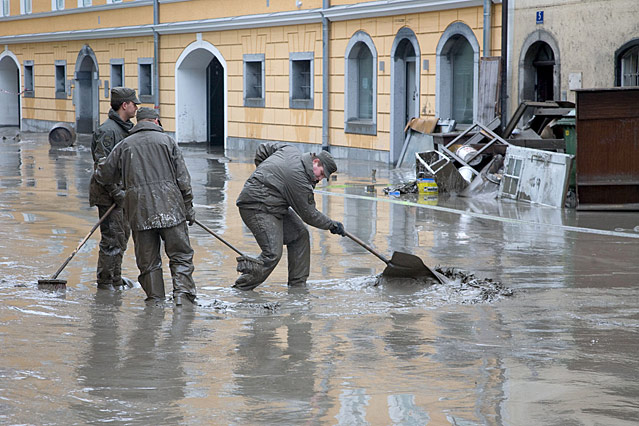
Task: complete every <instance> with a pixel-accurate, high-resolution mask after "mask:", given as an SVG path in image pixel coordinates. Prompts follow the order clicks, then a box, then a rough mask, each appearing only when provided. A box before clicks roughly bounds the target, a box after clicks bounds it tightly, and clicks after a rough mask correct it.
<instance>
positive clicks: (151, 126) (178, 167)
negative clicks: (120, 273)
mask: <svg viewBox="0 0 639 426" xmlns="http://www.w3.org/2000/svg"><path fill="white" fill-rule="evenodd" d="M130 133H131V134H130V136H129V137H127V138H126V139H124V140H123V141H122V142H120V143H119V144H118V145H117V146H116V147H115V148H114V149H113V151H111V154H109V156H108V157H107V158H106V160H105V161H104V162H101V163H100V165H99V166H98V169H97V170H96V172H95V177H96V180H97V181H98V182H99V183H100V184H102V185H112V184H113V183H115V182H119V181H120V180H122V189H121V194H120V195H119V197H121V198H122V199H123V200H124V202H123V205H124V212H125V214H126V217H127V219H128V221H129V224H130V225H131V230H132V233H133V243H134V245H135V261H136V262H137V265H138V269H139V270H140V275H139V276H138V282H139V283H140V285H141V286H142V289H143V290H144V292H145V293H146V295H147V299H146V300H147V301H150V302H163V301H164V300H165V292H164V279H163V277H162V257H161V253H160V248H161V246H162V242H164V251H165V252H166V255H167V256H168V258H169V268H170V270H171V277H172V280H173V301H174V303H175V305H176V306H181V305H182V304H195V297H196V289H195V283H194V282H193V269H194V268H193V249H192V248H191V243H190V240H189V232H188V227H187V222H188V224H189V225H193V223H194V221H195V211H194V210H193V191H192V188H191V176H190V175H189V172H188V170H187V168H186V164H185V162H184V157H183V156H182V152H181V151H180V148H179V147H178V145H177V143H176V142H175V140H173V138H171V137H170V136H169V135H167V134H166V133H164V130H163V129H162V127H161V125H160V117H159V115H158V112H157V111H156V110H154V109H153V108H146V107H142V108H140V109H139V110H138V113H137V124H136V125H135V127H133V129H131V132H130Z"/></svg>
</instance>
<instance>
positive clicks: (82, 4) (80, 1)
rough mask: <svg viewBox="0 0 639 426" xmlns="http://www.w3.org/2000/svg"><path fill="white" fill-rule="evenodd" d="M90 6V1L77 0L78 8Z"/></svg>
mask: <svg viewBox="0 0 639 426" xmlns="http://www.w3.org/2000/svg"><path fill="white" fill-rule="evenodd" d="M91 5H92V0H78V7H89V6H91Z"/></svg>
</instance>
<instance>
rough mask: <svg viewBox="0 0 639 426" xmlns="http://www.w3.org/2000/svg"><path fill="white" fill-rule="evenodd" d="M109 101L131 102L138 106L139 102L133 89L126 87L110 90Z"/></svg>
mask: <svg viewBox="0 0 639 426" xmlns="http://www.w3.org/2000/svg"><path fill="white" fill-rule="evenodd" d="M111 101H122V102H133V103H134V104H140V103H141V102H140V100H139V99H138V97H137V96H136V95H135V90H134V89H129V88H128V87H114V88H113V89H111Z"/></svg>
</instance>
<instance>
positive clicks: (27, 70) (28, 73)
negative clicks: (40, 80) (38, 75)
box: [24, 61, 35, 98]
mask: <svg viewBox="0 0 639 426" xmlns="http://www.w3.org/2000/svg"><path fill="white" fill-rule="evenodd" d="M34 87H35V86H34V81H33V61H24V97H25V98H32V97H34V95H35V89H34Z"/></svg>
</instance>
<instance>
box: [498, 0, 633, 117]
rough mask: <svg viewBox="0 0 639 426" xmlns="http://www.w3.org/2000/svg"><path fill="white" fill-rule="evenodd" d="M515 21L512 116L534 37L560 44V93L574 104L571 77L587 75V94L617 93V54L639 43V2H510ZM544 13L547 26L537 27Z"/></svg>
mask: <svg viewBox="0 0 639 426" xmlns="http://www.w3.org/2000/svg"><path fill="white" fill-rule="evenodd" d="M511 2H512V10H513V20H512V24H511V26H510V30H511V34H512V50H511V52H509V54H510V58H509V62H510V64H511V66H512V67H513V72H512V74H511V83H510V85H509V86H510V89H509V92H510V96H511V102H510V103H509V109H510V111H513V110H514V109H516V108H517V105H518V103H519V99H518V93H519V81H518V75H519V59H520V57H521V53H522V52H521V46H522V44H523V43H524V41H525V40H526V38H527V37H528V35H529V34H531V33H533V32H535V31H537V30H545V31H547V32H549V33H550V34H552V36H553V37H554V38H555V39H556V40H557V42H558V44H559V50H560V52H559V54H560V56H561V70H560V72H561V76H560V93H558V94H557V95H556V96H561V95H562V93H564V92H565V95H566V98H567V100H569V101H573V102H574V101H575V92H574V91H570V90H569V89H568V77H569V75H570V74H571V73H578V72H581V73H582V87H583V88H601V87H613V86H614V83H615V62H614V60H615V58H614V55H615V51H616V50H617V49H618V48H619V47H621V46H622V45H623V44H624V43H626V42H628V41H630V40H632V39H634V38H637V37H639V18H638V17H639V1H637V0H553V1H539V0H511ZM540 10H543V11H544V23H543V24H536V23H535V17H536V12H537V11H540Z"/></svg>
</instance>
